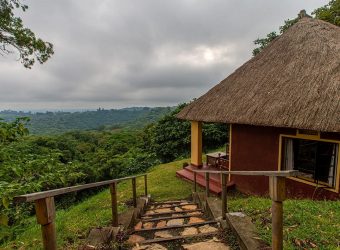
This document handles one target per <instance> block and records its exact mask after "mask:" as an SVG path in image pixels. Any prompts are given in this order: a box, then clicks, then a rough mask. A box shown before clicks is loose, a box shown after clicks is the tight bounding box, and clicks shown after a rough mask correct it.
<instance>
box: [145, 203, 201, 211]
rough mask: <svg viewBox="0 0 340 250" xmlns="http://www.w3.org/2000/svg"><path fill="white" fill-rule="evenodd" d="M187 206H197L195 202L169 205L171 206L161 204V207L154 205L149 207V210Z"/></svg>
mask: <svg viewBox="0 0 340 250" xmlns="http://www.w3.org/2000/svg"><path fill="white" fill-rule="evenodd" d="M187 205H197V203H194V202H180V203H169V204H160V205H152V204H150V205H149V206H147V209H148V210H153V209H159V208H174V207H182V206H187Z"/></svg>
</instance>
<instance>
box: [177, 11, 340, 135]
mask: <svg viewBox="0 0 340 250" xmlns="http://www.w3.org/2000/svg"><path fill="white" fill-rule="evenodd" d="M177 117H178V118H180V119H186V120H192V121H203V122H224V123H233V124H250V125H260V126H274V127H291V128H300V129H311V130H317V131H327V132H340V28H339V27H337V26H335V25H332V24H330V23H327V22H324V21H321V20H316V19H313V18H308V17H304V18H302V19H300V20H299V21H298V22H297V23H296V24H295V25H293V26H292V27H290V28H289V29H288V30H287V31H286V32H284V33H283V34H282V35H281V36H279V37H278V38H276V39H275V40H274V41H273V42H272V43H271V44H270V45H269V46H268V47H266V48H265V49H264V50H263V51H262V52H260V53H259V54H258V55H257V56H255V57H254V58H252V59H251V60H249V61H248V62H246V63H245V64H243V65H242V66H241V67H240V68H238V69H237V70H236V71H235V72H234V73H232V74H231V75H229V76H228V77H227V78H226V79H224V80H223V81H222V82H220V83H219V84H218V85H216V86H215V87H213V88H212V89H211V90H209V91H208V92H207V93H206V94H204V95H203V96H201V97H200V98H198V99H197V100H195V101H193V102H192V103H191V104H189V105H188V106H187V107H185V108H184V109H183V110H182V111H181V112H180V113H179V114H178V115H177Z"/></svg>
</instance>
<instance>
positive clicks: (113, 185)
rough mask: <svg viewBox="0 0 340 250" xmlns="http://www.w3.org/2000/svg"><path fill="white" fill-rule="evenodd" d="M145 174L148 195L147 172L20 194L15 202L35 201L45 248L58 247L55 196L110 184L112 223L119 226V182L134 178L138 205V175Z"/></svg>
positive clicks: (49, 249)
mask: <svg viewBox="0 0 340 250" xmlns="http://www.w3.org/2000/svg"><path fill="white" fill-rule="evenodd" d="M143 176H144V189H145V196H147V195H148V187H147V174H141V175H135V176H129V177H124V178H120V179H114V180H108V181H101V182H94V183H89V184H84V185H77V186H72V187H65V188H59V189H53V190H48V191H43V192H37V193H31V194H26V195H20V196H17V197H15V198H14V201H15V202H34V203H35V213H36V217H37V222H38V223H39V224H40V225H41V231H42V238H43V245H44V249H48V250H55V249H57V237H56V228H55V204H54V197H55V196H58V195H62V194H68V193H72V192H77V191H80V190H86V189H90V188H95V187H102V186H107V185H109V187H110V194H111V206H112V225H113V226H115V227H116V226H118V204H117V183H118V182H121V181H124V180H130V179H131V180H132V193H133V205H134V207H136V206H137V188H136V179H137V177H143Z"/></svg>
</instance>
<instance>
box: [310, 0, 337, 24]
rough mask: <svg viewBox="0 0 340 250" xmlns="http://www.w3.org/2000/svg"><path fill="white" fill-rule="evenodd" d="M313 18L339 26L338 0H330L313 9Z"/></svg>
mask: <svg viewBox="0 0 340 250" xmlns="http://www.w3.org/2000/svg"><path fill="white" fill-rule="evenodd" d="M312 14H314V15H315V18H317V19H320V20H323V21H326V22H329V23H332V24H335V25H337V26H340V0H331V1H330V2H329V3H328V4H326V5H325V6H323V7H320V8H317V9H316V10H314V11H313V13H312Z"/></svg>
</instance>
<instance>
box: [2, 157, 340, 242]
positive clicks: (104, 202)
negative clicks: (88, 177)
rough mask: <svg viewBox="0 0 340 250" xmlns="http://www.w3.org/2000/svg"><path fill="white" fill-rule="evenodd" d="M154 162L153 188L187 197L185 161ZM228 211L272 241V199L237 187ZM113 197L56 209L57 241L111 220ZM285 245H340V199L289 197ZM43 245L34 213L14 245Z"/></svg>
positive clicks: (123, 196) (158, 194) (123, 189)
mask: <svg viewBox="0 0 340 250" xmlns="http://www.w3.org/2000/svg"><path fill="white" fill-rule="evenodd" d="M185 161H187V160H182V161H176V162H173V163H168V164H162V165H159V166H155V167H153V168H151V169H150V170H149V182H148V184H149V193H150V194H151V195H152V197H153V198H154V199H156V200H170V199H181V198H186V197H187V196H189V195H190V193H191V188H192V185H191V184H189V183H187V182H184V181H181V180H179V179H177V178H176V177H175V172H176V171H177V170H178V169H180V168H181V167H182V164H183V162H185ZM118 188H119V189H118V190H119V203H120V206H119V211H123V210H124V209H126V205H125V203H124V202H125V201H127V200H129V199H130V198H131V197H132V193H131V183H130V182H123V183H120V184H119V187H118ZM137 188H138V193H140V194H141V193H142V192H143V180H142V179H140V180H138V181H137ZM228 195H229V196H228V199H229V200H228V206H229V210H230V211H244V212H245V213H246V214H248V215H249V216H251V217H252V219H253V221H254V223H255V224H256V226H257V228H258V230H259V233H260V236H261V238H263V239H264V240H265V241H266V242H270V237H271V222H270V204H271V201H270V200H269V199H268V198H262V197H254V196H245V195H241V194H239V193H236V192H232V193H230V194H228ZM109 201H110V196H109V193H108V191H107V190H105V191H103V192H101V193H99V194H97V195H95V196H93V197H91V198H89V199H88V200H86V201H85V202H82V203H80V204H78V205H75V206H73V207H71V208H69V209H67V210H58V211H57V234H58V243H59V245H63V246H64V248H70V249H73V248H76V246H77V245H78V244H79V243H80V242H81V241H82V238H84V237H85V235H86V234H87V232H88V230H89V228H90V227H95V226H100V225H101V226H103V225H107V224H109V223H110V216H111V211H110V203H109ZM284 216H285V218H284V223H285V225H284V238H285V249H310V248H313V247H315V248H317V249H338V248H339V246H340V230H339V227H340V201H311V200H287V201H286V202H285V203H284ZM40 244H41V237H40V228H39V226H38V225H37V224H36V222H35V218H30V219H29V220H28V221H27V227H26V228H23V229H22V232H21V233H19V234H18V236H17V239H16V241H15V242H10V243H8V244H6V245H5V246H3V247H6V249H11V248H13V247H14V246H17V247H22V246H24V247H25V249H37V246H38V245H40Z"/></svg>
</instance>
